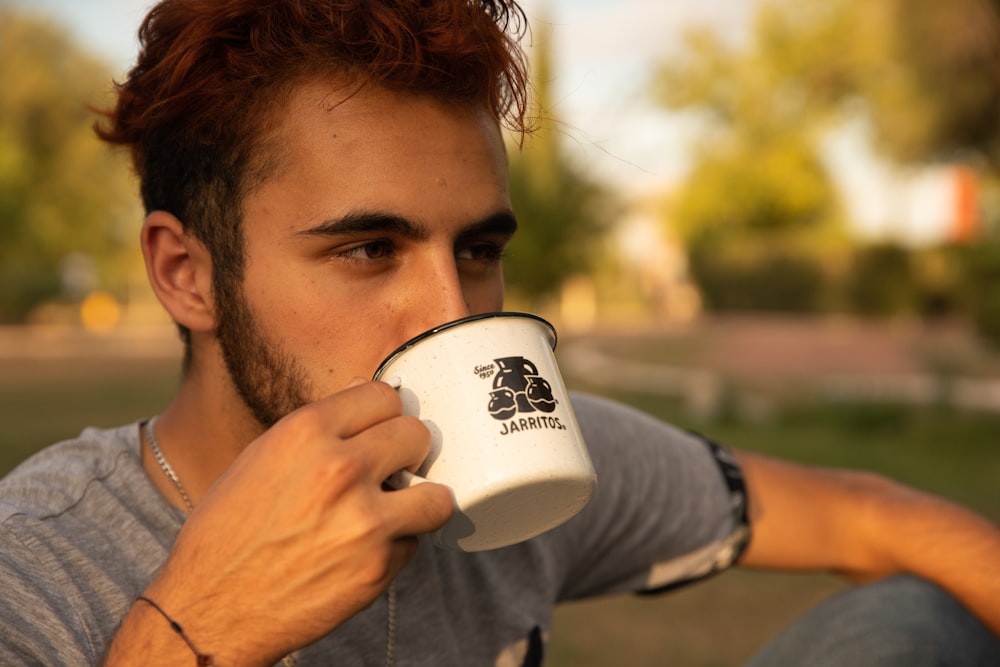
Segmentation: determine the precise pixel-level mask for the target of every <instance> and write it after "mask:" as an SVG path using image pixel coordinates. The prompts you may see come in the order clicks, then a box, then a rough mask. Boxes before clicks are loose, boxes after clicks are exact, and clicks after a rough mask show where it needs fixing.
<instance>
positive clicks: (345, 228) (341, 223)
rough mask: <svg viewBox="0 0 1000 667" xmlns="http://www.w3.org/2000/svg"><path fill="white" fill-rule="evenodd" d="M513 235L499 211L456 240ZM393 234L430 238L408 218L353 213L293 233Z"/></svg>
mask: <svg viewBox="0 0 1000 667" xmlns="http://www.w3.org/2000/svg"><path fill="white" fill-rule="evenodd" d="M516 231H517V218H516V217H515V216H514V213H513V212H511V211H506V210H505V211H499V212H497V213H494V214H492V215H490V216H487V217H486V218H483V219H482V220H478V221H476V222H473V223H471V224H469V225H467V226H466V227H464V228H463V229H461V230H460V231H459V234H458V240H459V241H462V240H465V239H468V238H472V237H476V236H482V235H483V234H499V235H502V236H513V235H514V232H516ZM371 233H382V234H394V235H398V236H403V237H405V238H409V239H413V240H416V241H420V240H424V239H426V238H427V237H428V236H430V234H429V231H428V229H427V227H426V226H424V225H421V224H419V223H417V222H414V221H413V220H410V219H409V218H405V217H403V216H400V215H396V214H393V213H384V212H380V211H353V212H351V213H348V214H346V215H343V216H341V217H339V218H330V219H327V220H324V221H323V222H321V223H320V224H318V225H316V226H315V227H310V228H309V229H305V230H302V231H300V232H297V233H296V234H295V236H298V237H316V236H334V235H338V234H371Z"/></svg>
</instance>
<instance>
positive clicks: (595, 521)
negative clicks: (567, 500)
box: [548, 394, 750, 600]
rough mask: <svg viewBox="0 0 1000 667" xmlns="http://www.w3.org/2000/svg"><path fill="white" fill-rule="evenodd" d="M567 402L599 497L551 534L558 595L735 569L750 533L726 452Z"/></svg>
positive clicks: (665, 584) (649, 420)
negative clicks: (559, 572) (559, 571)
mask: <svg viewBox="0 0 1000 667" xmlns="http://www.w3.org/2000/svg"><path fill="white" fill-rule="evenodd" d="M572 400H573V406H574V409H575V411H576V414H577V419H578V421H579V423H580V428H581V430H582V432H583V434H584V438H585V440H586V441H587V446H588V448H589V450H590V454H591V458H592V459H593V462H594V467H595V469H596V471H597V492H596V493H595V495H594V498H593V499H592V500H591V502H590V504H589V505H588V506H587V507H586V508H584V510H583V511H582V512H581V513H580V514H578V515H577V516H576V517H574V518H573V519H571V520H570V521H568V522H567V523H566V524H564V525H563V526H561V527H560V528H558V529H556V530H555V531H553V532H552V533H551V534H550V535H549V536H548V537H549V539H551V540H552V541H553V543H554V544H555V549H556V550H557V551H558V552H559V556H558V558H559V561H560V562H561V563H563V564H564V571H563V575H564V578H563V582H564V583H563V585H562V589H561V591H560V598H561V599H563V600H568V599H577V598H583V597H592V596H595V595H604V594H611V593H622V592H636V593H654V592H660V591H664V590H669V589H672V588H675V587H677V586H680V585H682V584H685V583H689V582H692V581H695V580H698V579H701V578H704V577H707V576H709V575H711V574H713V573H715V572H719V571H721V570H723V569H725V568H727V567H729V566H730V565H732V564H733V563H734V562H735V561H736V559H737V558H738V557H739V555H740V553H741V552H742V550H743V549H744V548H745V546H746V544H747V542H748V540H749V536H750V527H749V524H748V521H747V507H746V494H745V491H744V488H743V481H742V475H741V473H740V469H739V466H738V465H737V463H736V461H735V460H734V459H733V458H732V457H731V456H730V455H729V453H728V452H727V450H726V449H725V448H723V447H722V446H720V445H718V444H716V443H714V442H711V441H709V440H708V439H706V438H704V437H702V436H699V435H697V434H693V433H688V432H685V431H682V430H680V429H678V428H675V427H673V426H671V425H669V424H665V423H663V422H661V421H659V420H657V419H655V418H653V417H651V416H649V415H646V414H645V413H642V412H640V411H638V410H635V409H633V408H631V407H628V406H625V405H621V404H618V403H614V402H612V401H609V400H606V399H602V398H597V397H593V396H587V395H582V394H574V395H573V397H572Z"/></svg>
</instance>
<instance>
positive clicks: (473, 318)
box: [372, 310, 558, 382]
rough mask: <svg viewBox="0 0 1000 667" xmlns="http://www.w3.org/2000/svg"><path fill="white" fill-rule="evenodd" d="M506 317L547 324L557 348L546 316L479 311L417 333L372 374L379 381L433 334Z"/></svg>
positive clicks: (554, 331) (553, 331) (516, 312)
mask: <svg viewBox="0 0 1000 667" xmlns="http://www.w3.org/2000/svg"><path fill="white" fill-rule="evenodd" d="M504 317H516V318H520V319H529V320H535V321H537V322H540V323H541V324H543V325H545V326H546V327H547V328H548V330H549V331H550V332H551V333H552V349H553V350H555V349H556V344H557V343H558V334H557V333H556V328H555V327H554V326H552V323H551V322H549V321H548V320H546V319H545V318H544V317H541V316H539V315H535V314H534V313H524V312H520V311H516V310H500V311H494V312H489V313H478V314H476V315H468V316H466V317H462V318H459V319H457V320H452V321H451V322H445V323H444V324H439V325H438V326H436V327H433V328H431V329H428V330H427V331H424V332H423V333H419V334H417V335H416V336H414V337H413V338H411V339H410V340H408V341H406V342H405V343H403V344H402V345H400V346H399V347H397V348H396V349H395V350H393V351H392V352H390V353H389V355H388V356H387V357H386V358H385V359H383V360H382V363H380V364H379V365H378V368H377V369H375V374H374V375H372V379H373V380H374V381H376V382H377V381H378V380H379V379H380V378H381V376H382V372H383V371H384V370H385V368H386V366H388V365H389V364H391V363H392V362H393V361H395V360H396V358H397V357H399V356H400V355H401V354H403V353H404V352H406V351H407V350H409V349H410V348H411V347H413V346H415V345H417V344H418V343H420V342H421V341H423V340H424V339H426V338H430V337H431V336H436V335H437V334H439V333H441V332H442V331H447V330H448V329H454V328H457V327H460V326H463V325H465V324H469V323H470V322H478V321H479V320H490V319H499V318H504Z"/></svg>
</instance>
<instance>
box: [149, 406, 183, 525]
mask: <svg viewBox="0 0 1000 667" xmlns="http://www.w3.org/2000/svg"><path fill="white" fill-rule="evenodd" d="M155 423H156V417H153V418H152V419H150V420H149V421H148V422H146V439H147V440H149V448H150V449H151V450H152V451H153V458H154V459H156V462H157V464H159V466H160V470H162V471H163V474H164V475H166V476H167V479H169V480H170V481H171V482H173V483H174V488H176V489H177V492H178V493H179V494H181V500H183V501H184V504H185V505H186V506H187V508H188V513H191V512H193V511H194V503H192V502H191V499H190V498H189V497H188V494H187V491H185V490H184V485H183V484H181V480H180V478H178V477H177V473H175V472H174V469H173V468H172V467H170V463H168V462H167V457H165V456H164V455H163V452H162V451H161V450H160V443H158V442H157V441H156V431H155V429H154V428H153V424H155Z"/></svg>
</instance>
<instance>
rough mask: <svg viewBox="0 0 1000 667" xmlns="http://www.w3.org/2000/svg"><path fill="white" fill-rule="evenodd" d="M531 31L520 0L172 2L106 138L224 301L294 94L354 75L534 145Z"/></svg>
mask: <svg viewBox="0 0 1000 667" xmlns="http://www.w3.org/2000/svg"><path fill="white" fill-rule="evenodd" d="M526 27H527V26H526V21H525V17H524V13H523V11H522V10H521V8H520V7H519V6H518V5H517V2H516V0H268V1H266V2H262V1H261V0H162V1H161V2H160V3H159V4H157V5H156V6H155V7H154V8H153V9H152V10H151V11H150V12H149V14H148V15H147V16H146V19H145V20H144V21H143V23H142V26H141V28H140V30H139V40H140V47H141V48H140V51H139V55H138V59H137V61H136V64H135V66H134V67H133V68H132V70H131V71H130V72H129V73H128V76H127V78H126V80H125V81H124V82H122V83H120V84H118V85H117V92H118V98H117V104H116V105H115V106H114V108H113V109H111V110H109V111H106V112H104V114H103V115H104V116H105V118H104V121H105V122H104V123H103V124H101V123H99V124H98V125H97V126H95V130H96V132H97V134H98V135H99V136H100V137H101V138H102V139H104V140H105V141H107V142H109V143H112V144H119V145H124V146H128V147H129V149H130V150H131V154H132V161H133V164H134V167H135V170H136V172H137V174H138V176H139V179H140V189H141V193H142V199H143V203H144V205H145V207H146V210H147V211H152V210H165V211H168V212H170V213H173V214H174V215H175V216H177V217H178V218H179V219H180V220H181V221H182V222H183V224H184V225H185V228H186V229H187V230H188V231H189V232H191V233H192V234H193V235H194V236H195V237H196V238H198V239H199V240H201V241H202V242H203V243H204V244H205V245H206V247H207V248H208V250H209V252H210V253H211V255H212V258H213V263H214V269H215V270H214V271H213V280H214V281H215V288H216V291H217V292H219V294H218V297H219V298H225V297H226V295H227V294H229V295H232V296H238V293H237V292H235V291H234V290H236V289H238V284H239V279H240V278H241V277H242V266H243V255H242V247H243V238H242V231H241V224H240V223H241V209H242V201H243V198H244V197H245V196H246V193H247V192H248V191H249V190H250V189H252V188H253V187H254V185H255V184H257V183H260V182H261V180H263V179H266V178H267V176H268V174H269V168H270V165H271V164H272V163H273V155H272V154H270V153H269V151H268V148H267V147H266V146H265V141H266V138H267V137H266V135H267V130H268V127H269V124H270V123H273V122H274V121H275V120H276V119H278V116H277V115H276V114H277V113H279V112H280V104H281V102H282V100H283V99H284V98H285V97H286V96H287V94H288V92H289V90H290V89H291V87H293V86H294V85H295V84H296V83H299V82H301V81H303V80H304V79H306V78H309V77H320V76H325V77H329V76H342V77H345V78H346V80H348V81H350V82H352V83H355V82H356V83H357V84H359V85H367V84H375V85H379V86H383V87H386V88H389V89H391V90H396V91H401V92H413V93H417V94H426V95H432V96H435V97H438V98H440V99H442V100H446V101H455V102H459V103H465V104H472V105H477V106H480V107H482V108H486V109H488V110H490V111H491V112H492V113H493V115H494V117H495V118H496V119H497V121H498V123H500V124H503V125H505V126H507V127H508V128H511V129H514V130H515V131H518V132H521V133H523V132H524V131H525V130H526V127H525V118H526V111H527V66H526V63H525V58H524V54H523V52H522V51H521V49H520V46H519V42H520V39H521V38H522V37H523V35H524V31H525V30H526Z"/></svg>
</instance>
